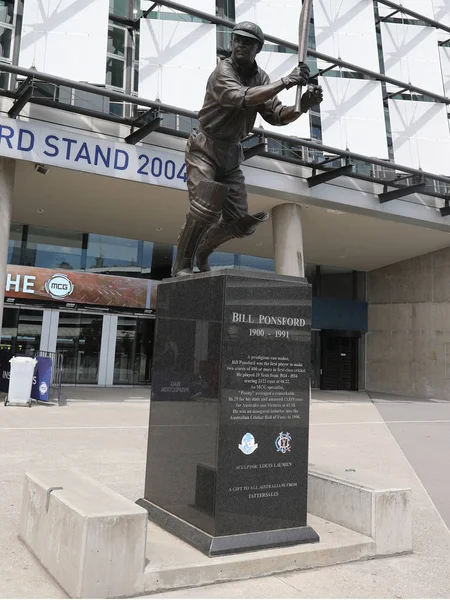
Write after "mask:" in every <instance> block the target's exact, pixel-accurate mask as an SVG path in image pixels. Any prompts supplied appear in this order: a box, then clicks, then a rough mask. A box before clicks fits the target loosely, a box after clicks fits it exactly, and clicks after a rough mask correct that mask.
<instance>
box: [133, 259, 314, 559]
mask: <svg viewBox="0 0 450 600" xmlns="http://www.w3.org/2000/svg"><path fill="white" fill-rule="evenodd" d="M156 316H157V319H156V333H155V350H154V363H153V373H152V401H151V408H150V426H149V436H148V453H147V468H146V480H145V494H144V498H143V499H140V500H138V504H140V505H141V506H143V507H144V508H146V509H147V511H148V513H149V518H150V519H151V520H152V521H154V522H155V523H157V524H158V525H160V526H161V527H163V528H164V529H166V530H167V531H169V532H170V533H173V534H174V535H177V536H179V537H180V538H182V539H183V540H185V541H186V542H189V543H190V544H192V545H193V546H195V547H196V548H198V549H199V550H201V551H202V552H204V553H205V554H207V555H209V556H215V555H220V554H229V553H234V552H243V551H248V550H257V549H262V548H270V547H277V546H286V545H294V544H299V543H305V542H317V541H319V538H318V536H317V534H316V533H315V531H314V530H313V529H312V528H311V527H309V526H308V525H307V523H306V514H307V506H306V505H307V478H308V433H309V396H310V384H309V376H310V354H311V351H310V336H311V289H310V286H309V285H308V284H307V282H306V280H304V279H298V278H292V277H282V276H276V275H270V274H259V273H253V272H244V273H242V272H238V271H232V270H224V271H216V272H213V273H210V274H204V275H196V276H194V277H185V278H182V279H174V280H169V281H166V282H163V283H161V284H160V285H159V286H158V300H157V310H156Z"/></svg>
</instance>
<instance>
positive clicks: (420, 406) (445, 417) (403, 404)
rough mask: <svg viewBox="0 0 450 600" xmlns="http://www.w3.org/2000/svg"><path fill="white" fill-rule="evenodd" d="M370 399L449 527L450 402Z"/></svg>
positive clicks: (393, 398)
mask: <svg viewBox="0 0 450 600" xmlns="http://www.w3.org/2000/svg"><path fill="white" fill-rule="evenodd" d="M371 398H372V401H373V402H374V403H375V405H376V407H377V409H378V412H379V413H380V415H381V416H382V417H383V419H384V421H385V423H386V425H387V426H388V427H389V429H390V431H391V432H392V434H393V436H394V437H395V439H396V441H397V443H398V444H399V446H400V448H401V449H402V450H403V452H404V453H405V456H406V458H407V459H408V460H409V462H410V463H411V466H412V467H413V469H414V470H415V472H416V473H417V475H418V476H419V478H420V480H421V481H422V483H423V485H424V486H425V488H426V490H427V492H428V493H429V494H430V496H431V499H432V500H433V502H434V504H435V505H436V508H437V509H438V510H439V512H440V514H441V516H442V518H443V519H444V521H445V522H446V524H447V526H448V527H449V528H450V477H449V476H448V473H449V466H450V455H449V454H450V402H446V401H439V400H423V399H417V398H416V399H413V398H402V397H401V396H387V395H383V394H381V395H380V394H371Z"/></svg>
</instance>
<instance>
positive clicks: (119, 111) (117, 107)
mask: <svg viewBox="0 0 450 600" xmlns="http://www.w3.org/2000/svg"><path fill="white" fill-rule="evenodd" d="M123 108H124V103H123V102H111V103H110V105H109V114H110V115H116V116H118V117H123ZM106 112H108V111H106Z"/></svg>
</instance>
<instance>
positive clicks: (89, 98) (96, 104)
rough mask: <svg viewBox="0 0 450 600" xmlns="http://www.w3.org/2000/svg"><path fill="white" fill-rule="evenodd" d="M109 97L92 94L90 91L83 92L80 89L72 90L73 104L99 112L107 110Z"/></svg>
mask: <svg viewBox="0 0 450 600" xmlns="http://www.w3.org/2000/svg"><path fill="white" fill-rule="evenodd" d="M109 102H110V100H109V98H105V97H104V96H99V95H98V94H92V93H91V92H83V91H82V90H74V98H73V104H74V106H79V107H80V108H88V109H89V110H98V111H99V112H109Z"/></svg>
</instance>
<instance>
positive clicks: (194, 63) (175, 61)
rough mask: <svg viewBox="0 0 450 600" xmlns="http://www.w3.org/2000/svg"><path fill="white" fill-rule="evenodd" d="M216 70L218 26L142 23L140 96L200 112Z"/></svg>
mask: <svg viewBox="0 0 450 600" xmlns="http://www.w3.org/2000/svg"><path fill="white" fill-rule="evenodd" d="M215 67H216V26H215V25H207V24H200V23H186V22H183V21H159V20H148V19H141V37H140V60H139V95H140V96H143V97H145V98H149V99H150V100H156V99H158V100H160V101H161V102H164V103H166V104H171V105H173V106H179V107H182V108H186V109H188V110H199V109H200V108H201V107H202V105H203V99H204V97H205V88H206V82H207V81H208V77H209V76H210V75H211V73H212V71H213V70H214V69H215Z"/></svg>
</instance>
